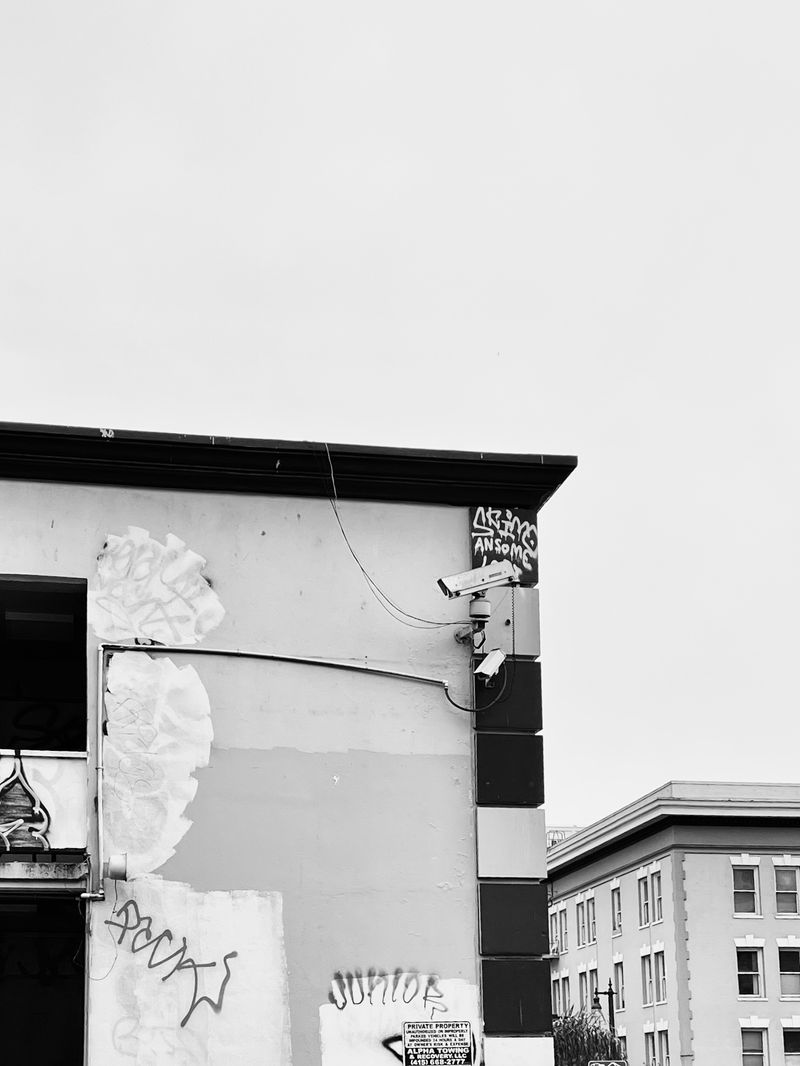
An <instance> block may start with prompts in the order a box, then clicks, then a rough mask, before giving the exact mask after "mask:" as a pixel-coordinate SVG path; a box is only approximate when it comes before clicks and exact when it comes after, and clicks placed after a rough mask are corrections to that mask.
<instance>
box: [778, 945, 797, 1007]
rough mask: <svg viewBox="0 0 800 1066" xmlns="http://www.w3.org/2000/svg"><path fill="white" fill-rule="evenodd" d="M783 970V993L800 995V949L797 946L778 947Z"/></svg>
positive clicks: (781, 969)
mask: <svg viewBox="0 0 800 1066" xmlns="http://www.w3.org/2000/svg"><path fill="white" fill-rule="evenodd" d="M778 960H779V965H780V971H781V995H782V996H800V951H798V950H797V948H778Z"/></svg>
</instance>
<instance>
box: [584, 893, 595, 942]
mask: <svg viewBox="0 0 800 1066" xmlns="http://www.w3.org/2000/svg"><path fill="white" fill-rule="evenodd" d="M586 932H587V934H588V937H589V939H588V941H587V943H589V944H596V943H597V907H596V906H595V902H594V896H589V897H588V898H587V900H586Z"/></svg>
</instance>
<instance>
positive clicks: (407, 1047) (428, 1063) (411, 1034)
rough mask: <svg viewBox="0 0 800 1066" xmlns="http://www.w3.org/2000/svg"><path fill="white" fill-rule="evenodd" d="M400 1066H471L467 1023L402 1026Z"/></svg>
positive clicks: (470, 1037) (425, 1023)
mask: <svg viewBox="0 0 800 1066" xmlns="http://www.w3.org/2000/svg"><path fill="white" fill-rule="evenodd" d="M403 1066H472V1030H471V1027H470V1024H469V1022H404V1023H403Z"/></svg>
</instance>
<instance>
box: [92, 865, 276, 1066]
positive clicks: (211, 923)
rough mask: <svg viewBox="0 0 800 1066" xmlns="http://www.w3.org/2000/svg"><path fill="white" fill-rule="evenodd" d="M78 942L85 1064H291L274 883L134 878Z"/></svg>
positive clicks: (95, 914)
mask: <svg viewBox="0 0 800 1066" xmlns="http://www.w3.org/2000/svg"><path fill="white" fill-rule="evenodd" d="M89 943H90V956H89V967H90V969H89V977H90V980H91V982H92V983H91V989H92V1010H91V1011H90V1012H89V1059H88V1062H89V1066H161V1064H163V1063H167V1062H168V1063H171V1064H172V1066H230V1063H240V1064H241V1066H250V1064H251V1063H252V1064H258V1063H264V1064H270V1066H291V1037H290V1029H289V999H288V983H287V970H286V957H285V951H284V944H283V914H282V904H281V896H280V894H279V893H277V892H268V893H267V892H251V891H235V892H195V891H193V890H192V889H191V888H189V886H188V885H184V884H180V883H176V882H172V881H163V880H162V879H161V878H160V877H153V876H148V877H143V878H139V879H138V880H137V881H136V882H133V883H128V884H125V883H120V884H118V885H117V891H116V893H115V894H114V893H111V892H109V894H108V897H107V898H106V900H104V901H103V902H102V903H97V904H95V905H94V906H93V907H92V918H91V936H90V941H89Z"/></svg>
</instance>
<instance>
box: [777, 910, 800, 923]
mask: <svg viewBox="0 0 800 1066" xmlns="http://www.w3.org/2000/svg"><path fill="white" fill-rule="evenodd" d="M772 917H773V918H777V919H778V921H783V920H784V919H786V918H788V919H789V920H790V921H793V922H796V921H797V919H798V918H800V911H795V912H794V914H788V913H786V912H784V913H783V914H773V915H772Z"/></svg>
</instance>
